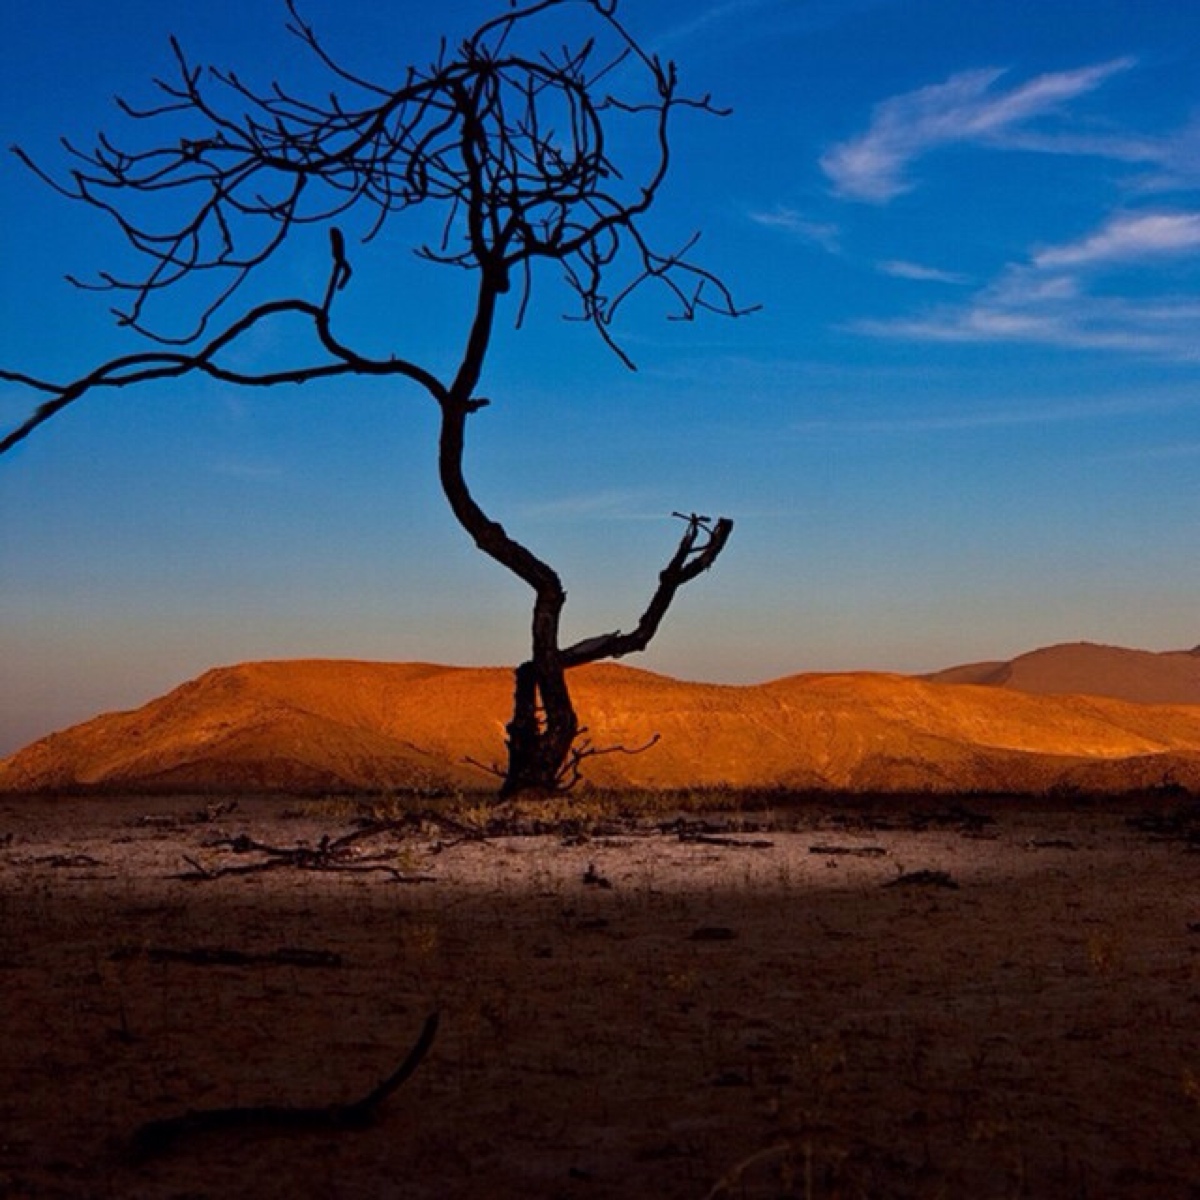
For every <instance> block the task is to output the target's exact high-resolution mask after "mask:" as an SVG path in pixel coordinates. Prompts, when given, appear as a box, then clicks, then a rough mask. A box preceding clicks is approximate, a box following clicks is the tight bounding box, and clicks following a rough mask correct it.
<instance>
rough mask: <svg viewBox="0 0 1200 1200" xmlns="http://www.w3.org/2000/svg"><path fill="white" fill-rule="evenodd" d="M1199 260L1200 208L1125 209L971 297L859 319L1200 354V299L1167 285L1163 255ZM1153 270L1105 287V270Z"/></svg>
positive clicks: (962, 334) (977, 338)
mask: <svg viewBox="0 0 1200 1200" xmlns="http://www.w3.org/2000/svg"><path fill="white" fill-rule="evenodd" d="M1170 260H1177V261H1178V263H1179V265H1180V266H1181V267H1184V268H1187V267H1190V266H1191V265H1192V262H1193V261H1194V262H1196V263H1200V213H1194V212H1142V213H1118V214H1116V215H1114V216H1112V217H1110V218H1109V219H1108V220H1107V221H1105V222H1104V223H1103V224H1102V225H1101V226H1100V227H1099V228H1097V229H1096V230H1095V231H1093V232H1092V233H1090V234H1088V235H1087V236H1085V237H1082V238H1080V239H1078V240H1077V241H1074V242H1068V243H1064V244H1062V245H1058V246H1048V247H1044V248H1042V249H1040V250H1037V251H1036V252H1034V253H1033V254H1032V255H1031V256H1030V258H1029V259H1028V260H1027V261H1026V262H1021V263H1010V264H1009V265H1008V266H1006V267H1005V268H1004V269H1003V270H1002V271H1001V272H1000V274H999V275H998V276H997V277H996V278H995V279H994V280H993V281H992V282H990V283H989V284H987V286H985V287H983V288H981V289H979V290H978V291H977V292H976V293H975V294H974V295H973V296H972V297H971V298H970V299H969V300H968V301H967V302H966V303H965V304H959V305H941V306H938V307H935V308H931V309H929V310H927V311H926V312H924V313H921V314H919V315H917V316H910V317H901V318H895V319H890V320H868V321H859V322H857V323H856V324H855V325H854V326H853V328H855V329H856V330H857V331H858V332H860V333H865V334H870V335H873V336H877V337H889V338H906V339H912V340H917V341H942V342H1027V343H1033V344H1041V345H1051V346H1061V347H1067V348H1074V349H1081V350H1112V351H1125V352H1130V353H1138V354H1148V355H1153V356H1160V357H1166V358H1171V359H1175V360H1178V361H1186V362H1197V361H1200V343H1198V341H1197V338H1196V329H1197V327H1198V326H1200V298H1197V296H1196V295H1195V294H1194V293H1189V292H1186V291H1185V292H1182V293H1179V292H1170V291H1163V290H1162V287H1161V286H1158V287H1156V286H1155V285H1156V284H1157V283H1158V281H1159V277H1160V274H1161V268H1162V265H1163V263H1164V261H1170ZM1112 267H1121V268H1122V269H1124V270H1126V271H1128V270H1133V271H1135V272H1136V271H1137V270H1138V268H1146V271H1145V272H1144V274H1145V276H1146V278H1145V279H1143V280H1140V281H1139V284H1140V286H1139V287H1138V290H1137V291H1136V292H1132V293H1131V292H1114V291H1105V290H1104V286H1105V269H1106V268H1112Z"/></svg>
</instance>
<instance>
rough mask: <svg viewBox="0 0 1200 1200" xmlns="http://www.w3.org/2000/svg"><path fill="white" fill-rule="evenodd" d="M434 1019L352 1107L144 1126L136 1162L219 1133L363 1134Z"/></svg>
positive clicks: (413, 1061) (210, 1114) (198, 1116)
mask: <svg viewBox="0 0 1200 1200" xmlns="http://www.w3.org/2000/svg"><path fill="white" fill-rule="evenodd" d="M437 1028H438V1014H437V1013H430V1015H429V1016H428V1017H426V1018H425V1024H424V1025H423V1026H422V1028H421V1032H420V1034H419V1035H418V1037H417V1040H416V1042H415V1043H413V1047H412V1049H411V1050H410V1051H409V1052H408V1054H407V1056H406V1057H405V1059H404V1061H403V1062H402V1063H401V1064H400V1065H399V1066H398V1067H397V1068H396V1070H395V1071H393V1072H392V1073H391V1074H390V1075H389V1076H388V1077H387V1078H386V1079H384V1080H383V1081H382V1082H381V1083H380V1084H379V1085H378V1086H377V1087H375V1088H373V1089H372V1090H371V1091H369V1092H368V1093H367V1094H366V1095H365V1096H363V1097H362V1099H360V1100H355V1101H354V1102H353V1103H352V1104H322V1105H312V1106H308V1107H306V1106H303V1105H290V1104H285V1105H278V1104H264V1105H246V1106H243V1105H237V1106H235V1107H232V1108H208V1109H201V1110H199V1111H193V1112H186V1113H183V1114H182V1115H181V1116H178V1117H167V1118H165V1119H163V1120H158V1121H148V1122H147V1123H146V1124H145V1125H143V1126H142V1127H141V1128H140V1129H138V1131H137V1132H136V1133H135V1134H134V1136H133V1153H134V1156H135V1158H137V1159H139V1160H145V1159H147V1158H153V1157H155V1156H156V1155H159V1154H165V1153H166V1152H167V1151H169V1150H170V1149H172V1147H174V1146H175V1145H176V1144H177V1143H178V1141H179V1140H180V1139H181V1138H183V1137H187V1136H190V1135H192V1134H197V1133H209V1132H214V1131H217V1130H222V1129H280V1130H292V1131H304V1130H326V1131H339V1130H343V1129H367V1128H369V1127H370V1126H371V1125H372V1124H374V1122H375V1120H376V1118H377V1117H378V1115H379V1108H380V1106H381V1105H382V1104H383V1102H384V1101H385V1100H386V1099H387V1098H388V1097H389V1096H390V1095H391V1094H392V1093H393V1092H394V1091H396V1089H397V1088H398V1087H400V1085H401V1084H403V1083H404V1082H405V1081H406V1080H407V1079H408V1078H409V1076H410V1075H412V1073H413V1072H414V1071H415V1070H416V1069H417V1067H418V1066H420V1064H421V1060H422V1059H423V1058H424V1057H425V1055H426V1054H428V1053H429V1048H430V1046H432V1045H433V1039H434V1037H435V1035H436V1034H437Z"/></svg>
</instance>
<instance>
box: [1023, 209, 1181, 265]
mask: <svg viewBox="0 0 1200 1200" xmlns="http://www.w3.org/2000/svg"><path fill="white" fill-rule="evenodd" d="M1196 250H1200V213H1192V212H1152V213H1132V214H1118V215H1116V216H1114V217H1112V218H1111V219H1110V220H1109V221H1108V222H1107V223H1106V224H1105V225H1104V226H1103V227H1102V228H1101V229H1099V230H1097V231H1096V232H1095V233H1093V234H1091V235H1090V236H1088V237H1086V238H1083V239H1082V240H1080V241H1077V242H1072V243H1069V244H1068V245H1065V246H1052V247H1050V248H1049V249H1046V250H1042V251H1039V252H1038V253H1037V254H1035V255H1034V256H1033V264H1034V266H1036V267H1040V268H1043V269H1047V268H1048V269H1056V268H1063V267H1067V268H1083V267H1090V266H1095V265H1099V264H1106V263H1120V262H1134V263H1136V262H1142V261H1145V260H1147V259H1161V258H1163V257H1170V256H1172V255H1180V254H1189V253H1192V252H1194V251H1196Z"/></svg>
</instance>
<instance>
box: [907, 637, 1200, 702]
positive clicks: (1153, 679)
mask: <svg viewBox="0 0 1200 1200" xmlns="http://www.w3.org/2000/svg"><path fill="white" fill-rule="evenodd" d="M925 678H926V679H929V680H932V681H933V682H935V683H971V684H979V685H981V686H984V687H1003V688H1010V689H1012V690H1014V691H1020V692H1033V693H1036V694H1038V695H1055V694H1064V695H1065V694H1075V695H1089V696H1111V697H1113V698H1115V699H1118V700H1131V701H1134V702H1135V703H1138V704H1200V647H1198V648H1197V649H1195V650H1168V651H1164V652H1161V653H1157V652H1154V651H1151V650H1129V649H1126V648H1124V647H1122V646H1100V645H1096V644H1095V643H1093V642H1069V643H1066V644H1064V645H1060V646H1046V647H1044V648H1043V649H1040V650H1032V651H1030V652H1029V653H1028V654H1022V655H1019V656H1018V657H1017V658H1014V659H1011V660H1009V661H1008V662H983V663H967V664H965V665H963V666H960V667H951V668H949V670H945V671H938V672H936V673H935V674H933V675H927V676H925Z"/></svg>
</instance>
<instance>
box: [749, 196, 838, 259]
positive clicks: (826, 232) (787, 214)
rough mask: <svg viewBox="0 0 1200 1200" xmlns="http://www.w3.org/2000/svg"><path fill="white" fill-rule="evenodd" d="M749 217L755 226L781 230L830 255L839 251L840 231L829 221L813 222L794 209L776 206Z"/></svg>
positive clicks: (755, 212)
mask: <svg viewBox="0 0 1200 1200" xmlns="http://www.w3.org/2000/svg"><path fill="white" fill-rule="evenodd" d="M749 217H750V220H751V221H753V222H754V223H755V224H756V225H762V226H764V227H765V228H767V229H782V230H784V231H785V232H787V233H790V234H792V235H793V236H795V237H797V238H799V239H800V240H801V241H805V242H811V243H812V244H813V245H815V246H820V247H821V249H822V250H827V251H828V252H829V253H830V254H837V253H838V252H839V251H840V250H841V230H840V229H839V228H838V226H837V225H835V224H833V223H832V222H830V221H814V220H812V219H811V218H809V217H806V216H805V215H804V214H803V213H802V212H799V211H797V210H796V209H794V208H788V207H786V206H785V205H778V206H776V207H775V208H772V209H769V210H767V211H765V212H764V211H754V212H751V213H750V214H749Z"/></svg>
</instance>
